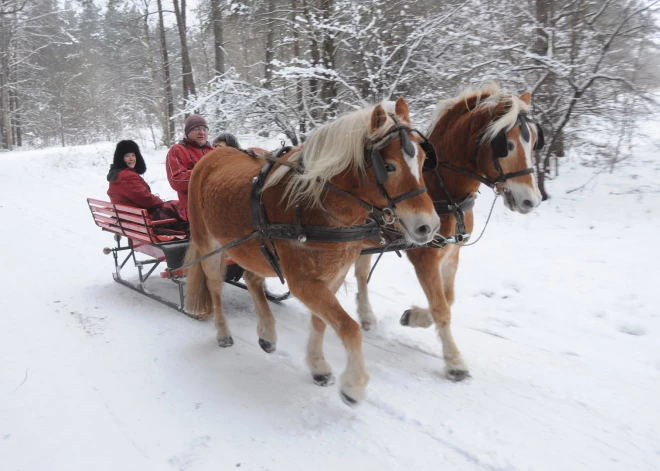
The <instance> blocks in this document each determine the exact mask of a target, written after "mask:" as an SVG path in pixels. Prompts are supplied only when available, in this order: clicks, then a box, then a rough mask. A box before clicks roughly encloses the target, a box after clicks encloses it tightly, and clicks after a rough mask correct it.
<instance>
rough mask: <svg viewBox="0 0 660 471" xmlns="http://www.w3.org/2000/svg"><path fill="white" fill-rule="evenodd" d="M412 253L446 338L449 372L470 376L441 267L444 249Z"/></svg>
mask: <svg viewBox="0 0 660 471" xmlns="http://www.w3.org/2000/svg"><path fill="white" fill-rule="evenodd" d="M408 256H409V258H410V261H411V262H412V264H413V266H414V267H415V272H416V274H417V279H418V280H419V282H420V284H421V286H422V289H423V290H424V293H425V294H426V297H427V299H428V300H429V305H430V310H431V316H432V317H433V321H434V322H435V326H436V329H437V330H438V335H439V336H440V339H441V340H442V351H443V354H444V357H445V364H446V370H447V376H448V377H449V379H451V380H453V381H461V380H463V379H465V378H467V377H469V376H470V373H469V371H468V368H467V365H466V364H465V362H464V361H463V358H462V357H461V352H460V351H459V350H458V347H457V346H456V343H455V342H454V338H453V336H452V334H451V308H450V306H449V303H448V301H447V297H446V296H445V288H444V281H443V277H442V273H441V269H440V263H441V261H442V257H443V253H442V252H440V251H438V250H436V249H429V250H418V251H411V252H409V253H408ZM457 260H458V259H457ZM404 316H405V314H404ZM402 320H403V319H402Z"/></svg>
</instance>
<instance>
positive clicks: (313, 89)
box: [303, 0, 321, 119]
mask: <svg viewBox="0 0 660 471" xmlns="http://www.w3.org/2000/svg"><path fill="white" fill-rule="evenodd" d="M303 12H304V14H305V19H306V20H307V23H306V24H307V27H308V28H309V29H308V34H309V39H310V53H311V55H312V65H313V66H314V67H318V65H319V64H320V63H321V54H320V53H319V43H318V41H317V39H316V34H317V31H316V29H315V27H314V26H315V23H314V21H316V20H314V19H313V17H312V14H311V12H310V5H309V3H308V0H303ZM318 90H319V82H318V79H317V78H316V77H313V78H310V79H309V93H310V96H311V97H312V100H316V98H318V96H317V95H318ZM310 115H311V116H312V118H313V119H318V118H319V113H318V112H317V109H316V106H313V107H312V109H311V110H310Z"/></svg>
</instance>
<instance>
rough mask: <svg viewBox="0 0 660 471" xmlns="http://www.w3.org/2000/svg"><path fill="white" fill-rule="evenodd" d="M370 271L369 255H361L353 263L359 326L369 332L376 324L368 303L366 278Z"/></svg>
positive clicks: (376, 320) (376, 321)
mask: <svg viewBox="0 0 660 471" xmlns="http://www.w3.org/2000/svg"><path fill="white" fill-rule="evenodd" d="M370 271H371V255H362V256H361V257H359V258H358V259H357V261H356V262H355V278H357V285H358V292H357V295H356V296H355V297H356V300H357V311H358V316H359V317H360V324H361V325H362V328H363V329H364V330H369V329H371V327H373V326H375V325H376V324H377V323H378V319H376V316H375V315H374V312H373V309H372V308H371V303H370V302H369V287H368V285H367V278H368V277H369V272H370Z"/></svg>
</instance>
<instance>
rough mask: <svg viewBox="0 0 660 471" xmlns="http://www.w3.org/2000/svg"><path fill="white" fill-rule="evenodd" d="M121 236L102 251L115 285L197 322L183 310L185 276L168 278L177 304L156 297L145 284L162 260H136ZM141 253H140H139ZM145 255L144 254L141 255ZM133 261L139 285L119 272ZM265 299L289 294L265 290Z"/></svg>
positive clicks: (130, 243)
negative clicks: (110, 259) (109, 259)
mask: <svg viewBox="0 0 660 471" xmlns="http://www.w3.org/2000/svg"><path fill="white" fill-rule="evenodd" d="M121 237H122V236H121V235H120V234H116V233H115V234H114V239H115V241H116V242H117V247H115V248H112V249H108V248H106V249H104V252H105V253H106V254H109V253H112V256H113V259H114V263H115V272H114V273H113V274H112V278H113V280H115V281H116V282H117V283H119V284H121V285H123V286H126V287H127V288H130V289H132V290H133V291H137V292H138V293H140V294H142V295H144V296H146V297H148V298H151V299H153V300H154V301H158V302H159V303H161V304H164V305H165V306H167V307H169V308H172V309H174V310H175V311H178V312H180V313H182V314H185V315H186V316H188V317H190V318H192V319H196V320H199V317H197V316H195V315H194V314H192V313H190V312H188V311H186V309H185V292H184V286H185V284H186V281H185V279H186V277H185V276H173V277H171V278H169V279H170V280H172V281H173V282H174V283H176V285H177V287H178V290H179V303H178V304H177V303H174V302H172V301H169V300H167V299H165V298H163V297H161V296H158V295H156V294H153V293H150V292H148V291H147V290H146V283H147V280H148V279H149V277H150V276H151V274H152V273H153V272H154V271H155V270H156V268H157V267H158V266H159V265H160V264H161V262H162V260H159V259H157V258H149V259H147V260H138V259H137V257H136V256H135V252H136V250H135V247H133V241H132V240H131V239H130V238H127V239H128V244H127V245H126V246H122V245H121ZM124 250H129V253H128V255H126V258H124V260H123V261H122V262H121V263H119V252H121V251H124ZM140 253H141V252H140ZM143 255H146V254H143ZM130 259H133V264H134V266H135V267H136V268H137V270H138V279H139V283H138V284H135V283H131V282H130V281H127V280H125V279H124V278H122V276H121V270H122V269H123V268H124V266H125V265H126V263H127V262H128V261H129V260H130ZM148 265H152V266H151V268H150V269H149V271H147V272H146V274H145V273H143V270H142V269H143V267H145V266H148ZM225 283H228V284H230V285H233V286H236V287H238V288H242V289H244V290H247V286H246V285H245V283H241V282H239V281H234V280H225ZM265 294H266V298H267V299H268V300H270V301H272V302H277V303H278V302H281V301H284V300H285V299H287V298H289V297H290V296H291V293H290V292H286V293H284V294H281V295H274V294H272V293H269V292H268V290H265Z"/></svg>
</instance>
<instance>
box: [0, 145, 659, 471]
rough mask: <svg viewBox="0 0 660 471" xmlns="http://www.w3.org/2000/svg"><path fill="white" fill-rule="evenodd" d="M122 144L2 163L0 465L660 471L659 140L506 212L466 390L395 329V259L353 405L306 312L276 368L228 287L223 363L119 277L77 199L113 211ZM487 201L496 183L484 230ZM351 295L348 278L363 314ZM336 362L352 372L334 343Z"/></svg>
mask: <svg viewBox="0 0 660 471" xmlns="http://www.w3.org/2000/svg"><path fill="white" fill-rule="evenodd" d="M655 134H656V135H657V132H656V133H655ZM242 141H243V144H254V145H256V144H259V145H260V146H262V147H275V144H276V141H273V140H271V141H270V142H264V141H263V140H258V139H252V140H248V139H245V138H243V139H242ZM141 144H142V143H141ZM142 148H143V153H144V154H145V158H146V159H147V166H148V170H147V173H146V179H147V181H148V182H149V184H150V185H151V188H152V190H153V191H154V192H157V193H159V194H160V195H161V197H163V198H170V199H171V198H174V197H175V194H174V192H173V191H172V190H171V189H170V188H169V186H168V183H167V180H166V177H165V169H164V158H165V152H166V151H165V150H163V149H161V150H158V151H153V150H149V148H148V147H147V145H146V143H144V145H143V146H142ZM113 150H114V144H113V143H103V144H95V145H88V146H83V147H72V148H50V149H45V150H33V151H23V152H10V153H1V154H0V220H2V221H3V230H2V231H1V232H0V260H2V269H1V270H0V358H1V360H0V469H1V470H7V471H14V470H21V471H41V470H48V471H55V470H81V471H82V470H85V471H88V470H95V471H101V470H112V471H118V470H181V471H193V470H195V471H196V470H214V471H219V470H229V469H241V470H270V471H276V470H278V471H279V470H282V471H290V470H305V471H308V470H366V469H380V470H481V469H487V470H583V469H584V470H587V469H589V470H598V471H604V470H614V469H617V470H649V471H650V470H658V469H660V307H659V306H660V287H659V286H658V281H659V280H660V268H659V266H660V244H659V242H658V241H659V240H660V232H659V228H660V159H658V157H657V155H658V153H659V152H660V141H653V140H647V141H645V143H644V145H643V146H642V147H641V148H639V149H638V158H637V159H636V160H635V161H631V162H630V163H628V164H627V167H626V168H621V169H617V170H616V172H615V173H614V174H609V173H602V174H600V175H599V176H598V177H596V178H594V179H593V180H591V181H590V183H589V184H587V185H586V186H585V187H584V189H582V190H579V191H573V192H571V193H568V191H570V190H572V189H575V188H576V187H579V186H581V185H583V184H584V183H585V182H587V181H588V180H590V178H591V177H592V175H593V170H590V169H586V168H584V167H581V166H579V165H578V158H577V156H572V157H571V160H572V161H571V162H570V163H568V164H567V165H564V166H563V167H562V171H563V173H564V175H563V176H562V178H561V179H559V180H557V181H555V182H550V184H549V192H550V194H551V195H552V198H551V199H550V200H548V201H546V202H544V203H543V204H542V205H541V206H540V207H539V208H538V209H537V210H536V211H535V212H534V213H532V214H530V215H527V216H522V215H520V214H514V213H512V212H509V211H508V210H506V209H505V207H504V205H503V204H502V202H501V201H498V202H497V206H496V208H495V211H494V215H493V218H492V221H491V223H490V225H489V226H488V229H487V232H486V234H485V235H484V237H483V239H482V240H481V241H480V242H479V243H478V244H477V245H475V246H473V247H469V248H466V249H464V251H463V252H462V255H461V263H460V266H459V271H458V277H457V281H456V289H457V295H456V296H457V297H456V303H455V305H454V309H453V313H454V329H453V331H454V336H455V339H456V342H457V344H458V346H459V348H460V349H461V351H462V353H463V356H464V358H465V360H466V361H467V363H468V365H469V366H470V369H471V373H472V378H471V379H470V380H468V381H466V382H463V383H453V382H451V381H449V380H447V379H446V378H445V377H444V373H443V371H444V362H443V360H442V349H441V346H440V344H439V342H438V340H437V339H436V335H435V333H434V331H433V329H428V330H413V329H409V328H405V327H402V326H400V325H399V323H398V320H399V317H400V315H401V314H402V312H403V311H404V310H405V309H407V308H409V307H410V306H411V305H413V304H419V305H426V301H425V299H424V296H423V293H422V291H421V289H420V288H419V286H418V284H417V281H416V278H415V275H414V271H413V269H412V266H411V265H410V264H409V263H408V262H407V261H406V259H405V258H404V259H398V258H397V257H396V255H395V254H389V255H387V256H385V257H384V258H383V260H382V261H381V264H380V265H379V267H378V269H377V271H376V273H375V275H374V277H373V279H372V281H371V284H370V287H371V300H372V303H373V304H374V308H375V309H376V315H377V316H378V318H379V320H380V324H379V326H378V328H377V329H375V330H374V331H372V332H369V333H366V334H365V335H364V341H365V348H364V351H365V358H366V361H367V367H368V370H369V372H370V374H371V382H370V384H369V387H368V396H367V400H366V401H365V403H364V404H363V405H361V406H360V407H358V408H356V409H351V408H348V407H347V406H345V405H344V404H343V403H342V401H341V400H340V398H339V396H338V389H337V386H336V385H335V386H332V387H329V388H320V387H318V386H315V385H314V384H313V383H312V381H311V377H310V375H309V373H308V370H307V367H306V366H305V362H304V352H305V344H306V340H307V332H308V324H309V315H308V313H307V312H306V310H305V309H304V307H303V306H302V305H301V304H300V303H299V302H298V301H297V300H288V301H285V302H284V303H282V304H280V305H274V306H273V311H274V313H275V316H276V318H277V322H278V326H277V328H278V334H279V341H278V350H277V352H275V353H274V354H272V355H268V354H266V353H264V352H263V351H262V350H261V349H260V348H259V346H258V345H257V336H256V317H255V314H254V313H253V311H252V305H251V301H250V298H249V296H248V294H247V292H245V291H243V290H240V289H237V288H234V287H231V286H227V288H226V289H225V291H224V299H225V303H226V305H225V306H226V312H227V315H228V319H229V322H230V325H231V328H232V331H233V334H234V340H235V341H236V343H235V345H234V346H233V347H232V348H228V349H221V348H219V347H218V346H217V344H216V341H215V332H214V328H213V324H212V322H198V321H194V320H192V319H189V318H187V317H185V316H183V315H182V314H179V313H177V312H175V311H173V310H171V309H168V308H167V307H165V306H162V305H160V304H158V303H156V302H155V301H152V300H150V299H147V298H145V297H142V296H140V295H139V294H137V293H134V292H132V291H130V290H128V289H127V288H125V287H123V286H121V285H119V284H117V283H115V282H113V281H112V277H111V272H112V259H111V257H110V256H105V255H103V253H102V248H103V247H106V246H110V245H111V244H112V243H113V240H112V236H111V235H109V234H108V233H104V232H102V231H101V230H100V229H99V228H98V227H96V226H95V225H94V223H93V221H92V218H91V216H90V214H89V209H88V208H87V205H86V202H85V198H87V197H98V198H101V199H106V195H105V191H106V189H107V182H106V180H105V175H106V172H107V169H108V165H109V163H110V160H111V157H112V152H113ZM491 198H492V193H491V192H490V190H488V189H487V188H485V187H482V195H481V196H480V197H479V199H478V200H477V206H476V209H475V212H476V215H477V226H476V227H477V231H480V230H481V228H482V227H483V221H484V220H485V217H486V215H487V213H488V210H489V208H490V204H491V201H492V200H491ZM158 281H159V283H160V285H162V286H159V288H163V289H168V288H169V289H172V290H175V286H174V285H173V284H171V282H169V281H166V280H158ZM170 285H171V286H170ZM355 291H356V284H355V278H354V277H353V275H352V273H351V275H349V277H348V280H347V283H346V287H345V289H342V290H340V298H341V301H342V304H343V305H344V306H345V307H346V309H347V310H348V311H349V312H350V313H351V314H354V315H356V306H355V300H354V298H355ZM326 356H327V359H328V361H329V362H330V363H331V364H332V365H333V368H334V371H335V372H340V371H341V370H342V369H343V367H344V353H343V348H342V347H341V345H340V343H339V341H338V339H337V337H336V336H335V335H334V333H329V334H328V336H327V341H326Z"/></svg>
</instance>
